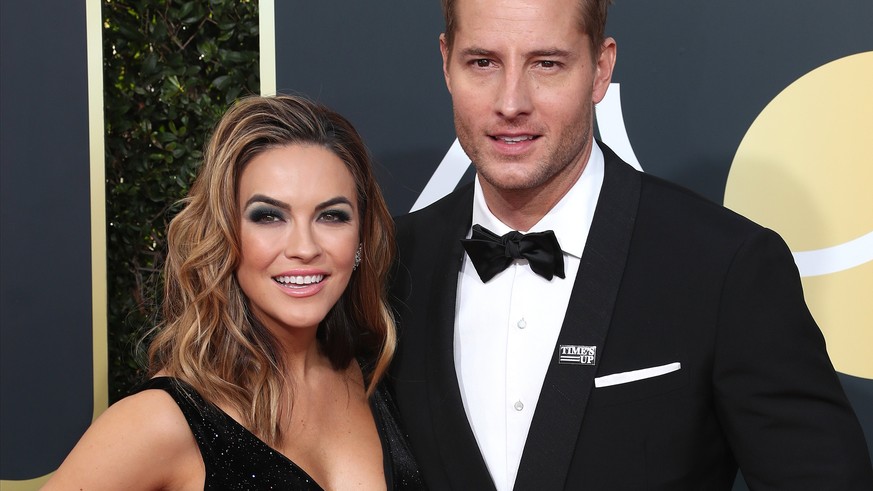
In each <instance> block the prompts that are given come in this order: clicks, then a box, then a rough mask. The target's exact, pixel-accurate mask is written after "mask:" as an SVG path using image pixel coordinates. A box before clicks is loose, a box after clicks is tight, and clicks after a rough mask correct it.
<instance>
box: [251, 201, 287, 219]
mask: <svg viewBox="0 0 873 491" xmlns="http://www.w3.org/2000/svg"><path fill="white" fill-rule="evenodd" d="M246 218H248V220H249V221H250V222H253V223H271V222H276V221H280V220H283V219H284V218H285V214H284V213H283V212H282V211H281V210H279V209H277V208H274V207H272V206H269V205H257V206H253V207H251V208H250V209H249V210H248V211H246Z"/></svg>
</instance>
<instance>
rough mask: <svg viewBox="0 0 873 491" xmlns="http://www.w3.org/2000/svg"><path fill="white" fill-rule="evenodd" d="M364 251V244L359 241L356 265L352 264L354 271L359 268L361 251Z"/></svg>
mask: <svg viewBox="0 0 873 491" xmlns="http://www.w3.org/2000/svg"><path fill="white" fill-rule="evenodd" d="M363 251H364V244H361V243H359V244H358V249H357V250H356V251H355V265H354V266H352V271H354V270H356V269H358V266H360V265H361V253H363Z"/></svg>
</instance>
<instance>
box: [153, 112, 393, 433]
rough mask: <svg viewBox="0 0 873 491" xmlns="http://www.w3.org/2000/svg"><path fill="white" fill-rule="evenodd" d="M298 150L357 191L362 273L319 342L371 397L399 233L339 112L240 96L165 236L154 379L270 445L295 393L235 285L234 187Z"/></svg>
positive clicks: (382, 361)
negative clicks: (356, 369) (324, 159)
mask: <svg viewBox="0 0 873 491" xmlns="http://www.w3.org/2000/svg"><path fill="white" fill-rule="evenodd" d="M293 144H305V145H318V146H321V147H324V148H326V149H328V150H330V151H332V152H334V153H335V154H336V155H337V156H338V157H339V158H340V159H341V160H342V161H343V162H344V163H345V165H346V168H347V169H348V170H349V172H350V173H351V175H352V177H353V178H354V181H355V186H356V188H357V189H356V190H357V198H358V208H359V212H360V223H361V231H360V240H361V243H362V245H363V253H362V263H361V265H360V267H359V268H358V269H357V270H356V271H355V272H354V273H353V274H352V277H351V280H350V281H349V285H348V287H347V288H346V290H345V292H344V293H343V294H342V296H341V297H340V300H339V301H338V302H337V304H336V305H334V307H333V308H332V309H331V310H330V312H329V313H328V315H327V316H326V317H325V319H324V320H323V321H322V322H321V324H320V325H319V328H318V339H319V343H320V346H321V349H322V352H323V353H325V355H326V356H327V357H328V358H329V359H330V361H331V364H332V365H333V367H334V368H335V369H337V370H339V369H343V368H346V367H347V366H348V365H349V363H351V362H352V361H353V360H355V359H357V360H359V361H360V362H361V365H362V368H363V371H364V378H365V383H366V385H367V393H368V395H369V394H371V393H372V391H373V389H374V387H375V384H376V383H377V382H378V381H379V379H380V378H381V377H382V375H384V373H385V371H386V369H387V367H388V363H389V362H390V360H391V357H392V356H393V354H394V348H395V343H396V333H395V325H394V320H393V318H392V316H391V313H390V310H389V308H388V305H387V302H386V290H385V289H386V286H385V285H386V280H387V275H388V270H389V268H390V265H391V261H392V253H393V250H394V249H393V248H394V225H393V221H392V219H391V215H390V213H389V212H388V208H387V207H386V205H385V201H384V199H383V198H382V194H381V192H380V190H379V187H378V184H377V182H376V179H375V176H374V175H373V171H372V167H371V163H370V158H369V155H368V153H367V149H366V147H365V146H364V144H363V142H362V141H361V138H360V136H359V135H358V133H357V132H356V131H355V129H354V128H353V127H352V125H351V124H350V123H349V122H348V121H347V120H346V119H345V118H343V117H342V116H340V115H339V114H337V113H335V112H333V111H331V110H330V109H328V108H326V107H324V106H322V105H319V104H316V103H314V102H311V101H309V100H307V99H304V98H302V97H295V96H275V97H249V98H245V99H242V100H240V101H239V102H237V103H236V104H234V105H233V107H231V108H230V109H229V110H228V111H227V113H225V115H224V116H223V117H222V118H221V120H220V121H219V123H218V125H217V126H216V128H215V131H214V133H213V135H212V138H211V139H210V142H209V144H208V145H207V148H206V153H205V156H204V160H203V164H202V166H201V167H200V170H199V172H198V175H197V178H196V180H195V181H194V184H193V186H192V187H191V191H190V193H189V194H188V196H187V198H185V199H184V200H183V204H184V208H183V209H182V211H180V212H179V214H178V215H176V217H175V218H174V219H173V220H172V222H171V223H170V226H169V230H168V234H167V236H168V237H167V239H168V240H167V242H168V244H169V245H168V248H169V250H168V254H167V260H166V263H165V266H164V282H165V288H164V300H163V310H162V320H161V322H160V323H159V325H158V326H157V327H156V328H155V335H154V338H153V340H152V342H151V344H150V346H149V350H148V357H149V375H151V376H153V375H155V374H156V373H158V372H162V373H166V374H167V375H169V376H172V377H177V378H179V379H182V380H184V381H186V382H188V383H189V384H191V385H192V386H193V387H194V388H195V389H196V390H197V391H198V392H200V394H201V395H203V396H204V397H205V398H206V399H207V400H209V401H211V402H214V403H219V402H220V403H223V404H227V405H229V406H230V407H232V408H233V409H234V410H236V411H237V412H238V413H239V414H240V415H241V417H242V419H243V424H244V425H245V426H246V427H247V428H249V429H251V430H252V431H253V432H254V433H255V434H256V435H258V436H259V437H260V438H262V439H263V440H265V441H266V442H268V443H275V442H276V441H277V440H278V438H279V435H280V433H281V431H280V422H281V420H282V417H283V414H282V413H283V411H288V410H290V401H291V400H292V394H293V384H292V383H291V381H289V380H287V379H286V377H285V375H284V373H285V372H284V365H285V362H284V360H283V359H282V355H281V353H280V352H279V351H278V350H277V349H276V342H275V340H274V339H273V337H272V336H271V335H270V334H269V332H268V331H267V330H266V329H265V328H264V327H263V326H262V325H261V324H260V323H259V322H258V321H257V320H256V319H255V318H254V317H253V316H252V314H251V313H250V311H249V308H248V300H247V298H246V297H245V295H244V293H243V292H242V290H241V289H240V286H239V284H238V283H237V280H236V275H235V272H236V269H237V266H238V264H239V262H240V238H239V227H240V213H239V206H238V204H237V188H238V183H239V179H240V176H241V174H242V172H243V169H244V168H245V166H246V164H247V163H248V162H250V161H251V160H252V158H254V157H255V156H256V155H259V154H260V153H262V152H264V151H265V150H268V149H270V148H275V147H279V146H285V145H293Z"/></svg>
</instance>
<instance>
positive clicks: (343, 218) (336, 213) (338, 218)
mask: <svg viewBox="0 0 873 491" xmlns="http://www.w3.org/2000/svg"><path fill="white" fill-rule="evenodd" d="M319 220H321V221H323V222H330V223H346V222H348V221H350V220H351V216H350V215H349V213H348V212H346V211H343V210H327V211H325V212H323V213H322V214H321V216H320V217H319Z"/></svg>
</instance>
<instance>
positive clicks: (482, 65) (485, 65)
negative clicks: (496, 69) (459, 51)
mask: <svg viewBox="0 0 873 491" xmlns="http://www.w3.org/2000/svg"><path fill="white" fill-rule="evenodd" d="M475 63H476V66H477V67H479V68H488V67H489V66H491V62H490V61H489V60H486V59H484V58H483V59H479V60H476V61H475Z"/></svg>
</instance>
